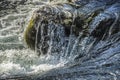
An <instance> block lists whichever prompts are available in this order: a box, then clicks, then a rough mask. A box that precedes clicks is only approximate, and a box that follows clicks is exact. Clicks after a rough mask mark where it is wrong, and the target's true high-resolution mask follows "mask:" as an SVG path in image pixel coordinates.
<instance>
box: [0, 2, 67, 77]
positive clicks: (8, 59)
mask: <svg viewBox="0 0 120 80" xmlns="http://www.w3.org/2000/svg"><path fill="white" fill-rule="evenodd" d="M46 3H48V2H46ZM42 4H43V3H41V2H40V1H39V0H33V1H32V0H31V1H27V2H26V4H25V5H18V6H17V7H16V9H6V10H1V11H0V12H1V17H0V76H1V77H6V76H8V75H23V74H31V73H36V72H44V71H48V70H50V69H53V68H57V67H62V66H64V63H66V62H67V61H66V60H62V59H61V61H60V60H59V61H57V57H56V58H55V57H54V56H50V55H46V56H42V57H39V56H37V54H36V53H35V52H34V51H31V50H30V49H27V48H26V47H25V43H24V41H23V32H24V29H25V27H26V26H27V25H28V22H29V20H30V18H31V15H32V14H33V11H35V10H36V9H38V8H39V7H40V5H42Z"/></svg>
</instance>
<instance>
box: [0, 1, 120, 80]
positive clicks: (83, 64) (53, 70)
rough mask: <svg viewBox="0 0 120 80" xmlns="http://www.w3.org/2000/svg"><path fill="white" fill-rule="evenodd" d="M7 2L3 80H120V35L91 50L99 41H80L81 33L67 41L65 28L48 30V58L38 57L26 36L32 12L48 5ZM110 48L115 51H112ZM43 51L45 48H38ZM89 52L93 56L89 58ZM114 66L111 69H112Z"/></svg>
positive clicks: (0, 60)
mask: <svg viewBox="0 0 120 80" xmlns="http://www.w3.org/2000/svg"><path fill="white" fill-rule="evenodd" d="M8 1H10V3H9V4H8V3H5V4H8V5H6V6H9V7H4V4H1V3H2V2H1V3H0V5H2V6H3V7H2V6H1V7H0V8H1V10H0V79H8V78H11V79H12V78H21V77H27V76H30V75H33V78H31V77H32V76H31V77H29V78H31V79H34V78H35V79H36V80H54V79H55V80H59V79H60V80H93V79H94V80H107V79H111V80H113V79H114V80H119V79H120V77H118V76H120V70H119V69H120V67H119V66H120V63H119V61H120V45H119V44H120V40H119V36H120V35H119V34H120V33H118V35H113V36H116V37H115V38H112V37H113V36H111V37H110V38H112V39H110V38H108V39H107V40H106V41H99V43H98V44H97V45H96V46H95V47H94V48H92V46H93V45H94V44H96V43H97V40H96V39H94V38H92V37H90V36H86V37H84V38H81V35H82V33H79V36H77V37H76V36H75V35H72V34H70V36H69V37H68V36H67V37H66V36H65V31H64V30H65V29H64V27H63V26H61V25H54V26H48V27H47V28H48V31H47V32H48V33H47V35H49V36H50V40H49V41H47V43H48V45H49V46H50V47H49V48H48V50H47V52H46V53H47V54H46V55H41V56H38V53H36V52H34V51H32V50H30V49H28V48H26V45H25V43H24V41H23V32H24V30H25V28H26V26H27V25H28V23H29V20H30V18H31V16H32V14H33V12H34V11H35V10H36V9H38V8H39V7H41V6H42V5H44V4H49V2H48V1H47V0H46V1H44V0H42V1H41V0H29V1H27V0H18V1H17V2H16V1H15V0H8ZM22 1H23V2H22ZM15 2H16V3H15ZM68 9H69V8H68ZM73 20H74V19H73ZM51 24H52V23H51ZM58 26H59V27H58ZM56 27H57V28H56ZM41 28H42V27H41ZM41 30H44V29H41ZM56 36H57V38H56ZM42 37H44V35H43V36H42ZM50 41H51V42H50ZM41 43H44V41H43V42H41ZM111 45H112V47H109V46H111ZM52 46H53V47H52ZM41 47H44V46H43V45H42V46H39V48H41ZM91 48H92V51H91ZM94 49H95V50H94ZM40 52H41V53H42V52H43V51H40ZM89 52H91V53H92V55H90V54H91V53H90V54H88V53H89ZM96 53H97V54H96ZM100 53H101V54H100ZM104 53H105V54H104ZM107 53H108V54H107ZM106 63H107V64H106ZM112 64H114V65H112ZM111 65H112V67H109V66H111ZM68 67H69V68H68ZM113 68H114V69H113ZM111 69H113V70H111ZM110 70H111V71H110ZM57 72H58V73H59V74H57ZM35 74H36V75H35ZM42 75H43V76H42ZM12 76H13V77H12ZM56 76H57V77H56ZM71 76H73V77H71ZM39 77H42V78H39ZM26 80H27V79H26Z"/></svg>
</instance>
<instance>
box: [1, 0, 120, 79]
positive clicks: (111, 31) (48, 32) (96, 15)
mask: <svg viewBox="0 0 120 80" xmlns="http://www.w3.org/2000/svg"><path fill="white" fill-rule="evenodd" d="M82 2H83V3H82ZM119 2H120V1H119V0H106V1H105V0H91V1H90V0H84V1H83V0H78V1H76V3H74V4H69V3H66V4H57V5H56V4H55V5H45V6H43V7H42V8H40V9H38V10H36V11H35V12H34V14H33V18H32V20H33V21H32V22H30V24H32V25H29V26H30V28H29V30H28V32H26V34H34V33H35V34H34V35H26V37H28V39H29V41H30V39H32V40H31V41H34V42H33V44H32V43H31V42H27V41H26V42H27V44H28V46H29V44H30V46H29V47H30V48H31V46H32V47H33V48H34V49H37V50H38V52H39V53H40V55H41V54H51V55H54V54H61V53H63V54H62V56H63V58H66V59H70V60H71V59H72V60H71V62H68V63H66V64H65V66H64V67H61V68H56V69H52V70H49V71H47V72H43V73H41V74H33V75H24V76H23V75H22V76H10V77H7V78H2V79H18V80H28V79H29V80H33V79H34V80H119V79H120V24H119V23H120V3H119ZM34 21H35V22H34ZM29 26H28V27H29ZM31 27H32V29H31ZM31 32H32V33H31ZM37 33H38V34H37ZM36 34H37V35H36ZM31 36H32V38H31ZM36 37H37V38H36ZM36 40H37V44H36V42H35V41H36ZM84 42H85V43H84ZM50 46H52V50H51V49H50ZM83 46H84V47H83ZM63 48H65V49H63ZM54 52H55V53H54ZM59 56H61V55H59Z"/></svg>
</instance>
